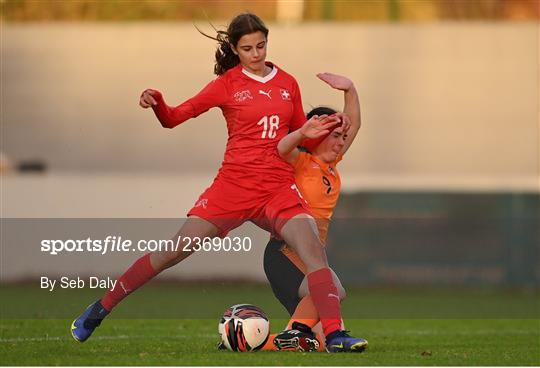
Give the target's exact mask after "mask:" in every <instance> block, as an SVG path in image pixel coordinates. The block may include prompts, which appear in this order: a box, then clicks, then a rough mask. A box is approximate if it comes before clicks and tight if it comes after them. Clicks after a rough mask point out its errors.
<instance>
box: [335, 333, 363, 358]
mask: <svg viewBox="0 0 540 368" xmlns="http://www.w3.org/2000/svg"><path fill="white" fill-rule="evenodd" d="M367 346H368V342H367V340H365V339H361V338H358V337H352V336H349V334H348V333H347V331H335V332H332V333H331V334H330V335H328V336H327V337H326V351H327V352H329V353H342V352H355V353H360V352H362V351H364V350H366V348H367Z"/></svg>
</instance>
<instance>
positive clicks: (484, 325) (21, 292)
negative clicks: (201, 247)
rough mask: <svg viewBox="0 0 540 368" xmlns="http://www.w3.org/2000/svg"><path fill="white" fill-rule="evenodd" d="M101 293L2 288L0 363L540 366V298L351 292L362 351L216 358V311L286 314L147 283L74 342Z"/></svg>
mask: <svg viewBox="0 0 540 368" xmlns="http://www.w3.org/2000/svg"><path fill="white" fill-rule="evenodd" d="M99 295H100V293H99V292H97V293H96V292H95V291H88V290H78V291H58V292H53V293H49V292H47V291H41V290H38V289H37V287H36V286H35V285H22V286H21V285H18V286H5V285H4V286H2V288H1V296H2V320H1V324H0V361H1V362H2V365H143V366H147V365H150V366H152V365H240V366H243V365H262V366H264V365H311V366H322V365H331V366H340V365H362V366H364V365H367V366H374V365H398V366H401V365H414V366H423V365H444V366H449V365H457V366H462V365H463V366H480V365H492V366H499V365H502V366H516V365H521V366H532V365H540V320H539V318H538V313H539V312H538V306H539V298H538V294H537V293H536V292H532V293H530V292H529V293H525V294H520V293H518V294H516V293H508V292H506V293H502V292H486V293H482V292H476V291H475V292H472V291H437V290H432V291H427V292H426V291H420V290H403V289H396V290H393V289H386V290H375V289H372V290H369V289H367V290H362V289H349V298H348V299H347V300H346V301H345V302H344V305H343V308H344V315H345V317H346V324H347V328H348V329H350V330H351V331H352V333H353V334H354V335H357V336H361V337H365V338H366V339H368V340H369V343H370V346H369V348H368V350H366V351H365V352H363V353H361V354H327V353H309V354H305V353H291V352H255V353H233V352H228V351H217V350H216V343H217V341H218V336H217V320H218V318H219V316H220V313H221V312H223V310H224V309H225V308H226V307H227V306H229V305H231V304H236V303H241V302H249V303H253V304H256V305H258V306H260V307H262V308H263V309H265V310H266V312H267V314H268V315H269V317H270V319H271V329H272V331H273V332H277V331H279V330H280V328H281V327H282V326H283V325H284V323H285V319H283V318H285V314H284V313H283V310H282V308H281V306H280V305H279V304H278V303H277V301H275V300H274V298H273V296H272V294H271V292H270V290H269V289H268V287H266V286H249V285H245V286H240V287H238V286H236V287H234V286H231V285H215V284H214V285H212V284H209V285H192V286H178V285H174V284H167V285H149V286H148V287H146V288H144V289H143V290H140V291H138V292H137V293H135V294H133V295H132V296H131V297H130V298H128V300H126V301H125V302H124V303H122V304H121V305H120V306H119V307H118V308H117V309H116V310H115V311H114V314H113V315H111V317H109V319H107V320H106V321H105V322H104V323H103V324H102V326H101V327H99V328H98V330H97V331H96V332H95V334H94V335H93V336H92V338H91V339H90V340H88V341H87V342H86V343H84V344H81V343H77V342H75V341H74V340H73V339H72V338H71V336H70V334H69V327H70V324H71V320H72V319H73V317H75V316H76V315H77V314H78V313H80V312H81V311H82V310H83V308H84V307H85V306H86V305H87V304H89V303H90V302H92V301H93V300H95V299H97V298H98V296H99Z"/></svg>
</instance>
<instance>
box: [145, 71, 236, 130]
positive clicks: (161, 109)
mask: <svg viewBox="0 0 540 368" xmlns="http://www.w3.org/2000/svg"><path fill="white" fill-rule="evenodd" d="M227 95H228V94H227V90H226V87H225V84H224V82H223V80H221V79H219V78H217V79H215V80H213V81H212V82H210V83H208V85H206V87H204V88H203V89H202V90H201V91H200V92H199V93H198V94H197V95H195V96H194V97H192V98H190V99H189V100H187V101H185V102H183V103H181V104H180V105H178V106H176V107H172V106H169V105H167V104H166V103H165V100H164V99H163V95H162V94H161V92H159V91H158V90H155V89H146V90H144V91H143V93H142V94H141V97H140V99H139V106H141V107H142V108H144V109H146V108H148V107H151V108H152V109H153V110H154V113H155V114H156V117H157V118H158V120H159V122H160V123H161V125H162V126H163V127H164V128H174V127H175V126H177V125H179V124H182V123H183V122H184V121H186V120H189V119H191V118H194V117H197V116H199V115H200V114H202V113H203V112H206V111H208V110H209V109H210V108H212V107H217V106H223V104H224V103H225V101H226V98H227Z"/></svg>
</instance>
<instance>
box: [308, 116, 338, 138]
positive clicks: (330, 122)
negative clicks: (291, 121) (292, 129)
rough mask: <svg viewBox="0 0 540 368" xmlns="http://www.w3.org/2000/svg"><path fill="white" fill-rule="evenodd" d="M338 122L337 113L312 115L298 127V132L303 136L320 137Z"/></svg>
mask: <svg viewBox="0 0 540 368" xmlns="http://www.w3.org/2000/svg"><path fill="white" fill-rule="evenodd" d="M339 122H340V118H339V117H338V116H337V115H335V114H334V115H332V116H328V115H321V116H317V115H314V116H312V117H311V119H309V120H308V121H307V122H306V123H305V124H304V125H303V126H302V128H300V133H301V134H302V135H303V136H304V138H309V139H314V138H319V137H322V136H323V135H325V134H328V133H329V132H330V128H332V127H333V126H334V125H336V124H338V123H339Z"/></svg>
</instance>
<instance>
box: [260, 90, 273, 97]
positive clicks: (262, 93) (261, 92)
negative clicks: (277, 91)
mask: <svg viewBox="0 0 540 368" xmlns="http://www.w3.org/2000/svg"><path fill="white" fill-rule="evenodd" d="M270 92H272V90H271V89H270V90H268V92H264V91H263V90H262V89H260V90H259V94H260V95H265V96H266V97H268V98H269V99H272V96H270Z"/></svg>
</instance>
